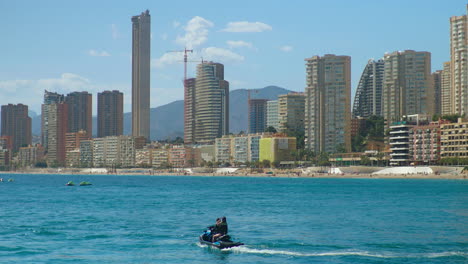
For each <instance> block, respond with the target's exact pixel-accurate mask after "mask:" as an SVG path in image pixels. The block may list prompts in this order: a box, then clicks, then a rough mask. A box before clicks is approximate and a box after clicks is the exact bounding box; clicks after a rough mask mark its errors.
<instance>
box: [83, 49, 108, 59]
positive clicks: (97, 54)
mask: <svg viewBox="0 0 468 264" xmlns="http://www.w3.org/2000/svg"><path fill="white" fill-rule="evenodd" d="M88 55H89V56H93V57H109V56H110V54H109V53H108V52H107V51H105V50H103V51H101V52H99V51H97V50H93V49H91V50H88Z"/></svg>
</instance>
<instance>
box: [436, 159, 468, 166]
mask: <svg viewBox="0 0 468 264" xmlns="http://www.w3.org/2000/svg"><path fill="white" fill-rule="evenodd" d="M439 164H440V165H456V166H459V165H468V158H456V157H454V158H442V159H440V160H439Z"/></svg>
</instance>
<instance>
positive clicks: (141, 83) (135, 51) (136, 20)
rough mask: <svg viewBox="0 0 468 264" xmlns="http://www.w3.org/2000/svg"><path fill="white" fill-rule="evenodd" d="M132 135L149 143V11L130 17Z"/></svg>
mask: <svg viewBox="0 0 468 264" xmlns="http://www.w3.org/2000/svg"><path fill="white" fill-rule="evenodd" d="M132 36H133V41H132V135H133V136H143V137H145V138H146V140H147V141H150V54H151V53H150V44H151V16H150V14H149V10H146V11H145V12H143V13H141V14H140V15H139V16H133V17H132Z"/></svg>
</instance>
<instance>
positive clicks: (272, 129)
mask: <svg viewBox="0 0 468 264" xmlns="http://www.w3.org/2000/svg"><path fill="white" fill-rule="evenodd" d="M265 132H270V133H276V132H278V131H276V128H274V127H272V126H269V127H267V128H266V129H265Z"/></svg>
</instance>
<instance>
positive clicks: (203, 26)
mask: <svg viewBox="0 0 468 264" xmlns="http://www.w3.org/2000/svg"><path fill="white" fill-rule="evenodd" d="M213 26H214V24H213V23H212V22H211V21H208V20H206V19H204V18H202V17H199V16H196V17H194V18H192V19H191V20H190V21H189V22H188V23H187V25H186V26H185V27H184V30H185V35H184V36H178V37H177V39H176V42H177V43H178V44H180V45H182V46H184V47H187V48H188V49H192V48H194V47H197V46H200V45H201V44H203V43H205V42H206V41H207V40H208V28H210V27H213Z"/></svg>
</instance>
